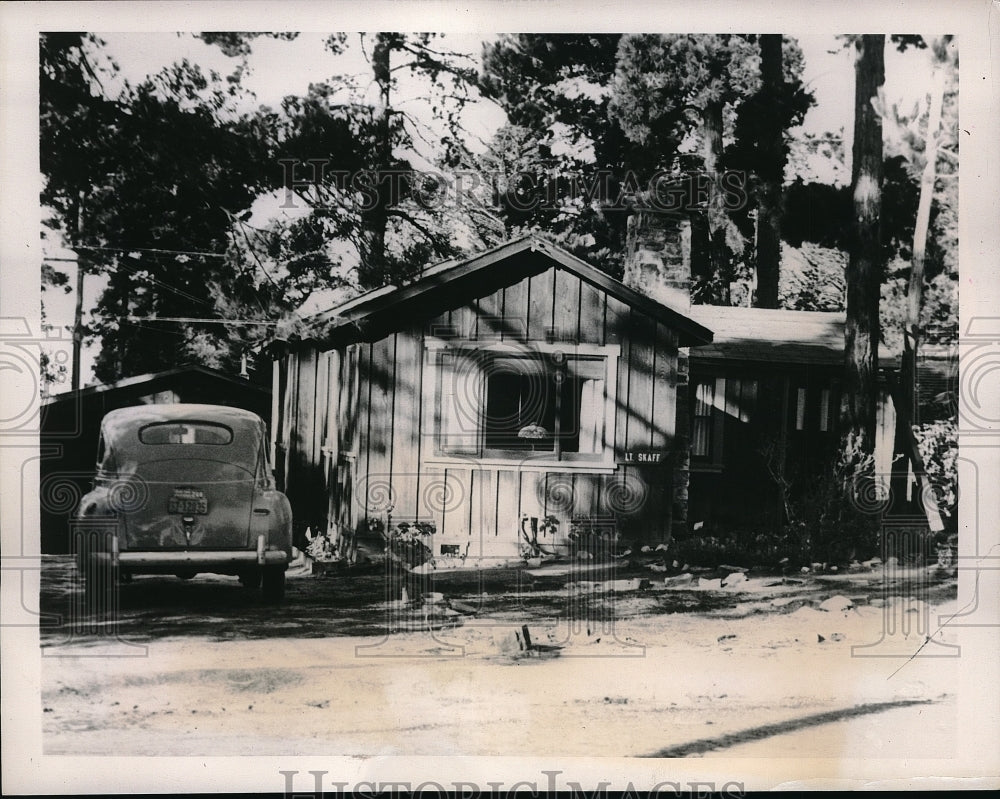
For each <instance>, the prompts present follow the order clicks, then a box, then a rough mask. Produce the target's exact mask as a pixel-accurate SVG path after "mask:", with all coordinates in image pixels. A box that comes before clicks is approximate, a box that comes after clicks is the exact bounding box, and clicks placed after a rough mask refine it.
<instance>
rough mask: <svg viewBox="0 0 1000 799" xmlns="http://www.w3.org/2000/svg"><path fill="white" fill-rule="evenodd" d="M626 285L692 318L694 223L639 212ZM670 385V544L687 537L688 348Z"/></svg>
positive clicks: (630, 239) (633, 219)
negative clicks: (673, 400)
mask: <svg viewBox="0 0 1000 799" xmlns="http://www.w3.org/2000/svg"><path fill="white" fill-rule="evenodd" d="M622 282H623V283H625V285H627V286H629V287H630V288H632V289H635V290H636V291H638V292H639V293H640V294H644V295H645V296H647V297H650V298H651V299H654V300H656V301H657V302H660V303H662V304H663V305H666V306H667V307H668V308H672V309H673V310H675V311H679V312H680V313H682V314H684V315H688V314H689V313H690V312H691V222H690V220H688V219H686V218H683V217H681V216H679V215H676V214H666V213H662V212H660V213H657V212H656V211H654V210H649V209H636V210H635V211H633V213H632V215H631V216H630V217H629V219H628V228H627V230H626V234H625V269H624V274H623V276H622ZM676 354H677V369H676V371H674V373H673V375H672V380H671V382H672V383H673V386H674V389H675V390H676V392H677V396H676V403H675V413H676V416H675V417H674V424H673V429H674V436H673V441H672V444H671V449H672V450H673V464H672V466H673V468H672V475H671V476H672V479H671V481H670V483H669V489H668V490H669V491H670V498H671V516H670V528H671V538H675V539H676V538H684V537H686V536H687V534H688V513H687V511H688V485H689V483H690V470H691V450H690V435H691V430H690V428H691V417H690V408H689V405H690V396H689V389H688V348H687V347H680V348H679V349H678V350H677V353H676Z"/></svg>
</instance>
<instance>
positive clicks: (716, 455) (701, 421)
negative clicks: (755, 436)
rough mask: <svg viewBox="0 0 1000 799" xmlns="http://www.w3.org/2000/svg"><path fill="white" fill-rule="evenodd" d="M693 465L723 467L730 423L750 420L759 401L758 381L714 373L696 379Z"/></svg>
mask: <svg viewBox="0 0 1000 799" xmlns="http://www.w3.org/2000/svg"><path fill="white" fill-rule="evenodd" d="M692 384H693V386H694V392H693V398H694V403H693V409H692V414H691V459H692V465H693V466H695V467H697V466H701V467H703V468H721V467H722V465H723V462H724V452H725V450H724V444H725V436H726V430H727V427H728V428H729V429H730V431H732V430H733V427H732V426H733V425H734V424H747V423H749V422H750V420H751V418H752V416H753V413H754V408H755V406H756V404H757V381H756V380H751V379H747V378H738V377H729V378H726V377H714V378H703V379H699V380H694V381H692Z"/></svg>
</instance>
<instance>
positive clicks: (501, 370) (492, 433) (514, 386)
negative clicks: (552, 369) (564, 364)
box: [484, 357, 556, 452]
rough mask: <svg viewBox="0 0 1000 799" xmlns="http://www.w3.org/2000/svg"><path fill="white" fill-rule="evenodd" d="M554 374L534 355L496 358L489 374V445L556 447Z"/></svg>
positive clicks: (486, 433) (526, 448)
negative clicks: (529, 356)
mask: <svg viewBox="0 0 1000 799" xmlns="http://www.w3.org/2000/svg"><path fill="white" fill-rule="evenodd" d="M552 383H553V381H552V379H551V375H546V374H545V373H544V372H543V370H542V367H541V365H540V364H539V362H538V361H537V360H535V359H531V358H504V357H497V358H494V359H493V360H492V363H491V364H490V366H489V367H488V371H487V375H486V403H485V404H486V416H485V419H484V437H485V445H486V448H487V449H507V450H520V451H535V452H551V451H553V450H554V449H555V428H556V423H555V422H556V392H555V390H554V386H553V385H552Z"/></svg>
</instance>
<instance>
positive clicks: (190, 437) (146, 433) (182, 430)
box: [139, 422, 233, 444]
mask: <svg viewBox="0 0 1000 799" xmlns="http://www.w3.org/2000/svg"><path fill="white" fill-rule="evenodd" d="M139 440H140V441H141V442H142V443H143V444H228V443H229V442H230V441H232V440H233V431H232V430H230V429H229V428H228V427H226V426H225V425H221V424H210V423H208V422H158V423H157V424H150V425H146V426H145V427H144V428H142V429H141V430H140V431H139Z"/></svg>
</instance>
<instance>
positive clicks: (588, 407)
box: [577, 379, 604, 453]
mask: <svg viewBox="0 0 1000 799" xmlns="http://www.w3.org/2000/svg"><path fill="white" fill-rule="evenodd" d="M603 433H604V381H603V380H593V379H588V380H583V381H582V382H581V385H580V436H579V440H578V446H577V452H588V453H595V452H600V451H601V449H602V446H601V445H602V443H603V442H602V438H603Z"/></svg>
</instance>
